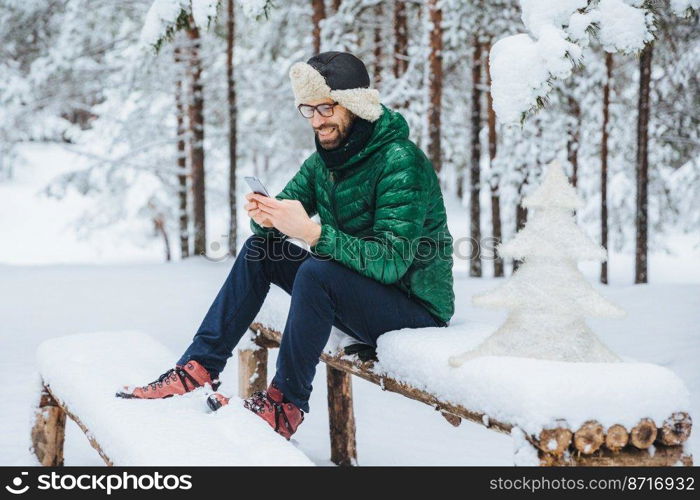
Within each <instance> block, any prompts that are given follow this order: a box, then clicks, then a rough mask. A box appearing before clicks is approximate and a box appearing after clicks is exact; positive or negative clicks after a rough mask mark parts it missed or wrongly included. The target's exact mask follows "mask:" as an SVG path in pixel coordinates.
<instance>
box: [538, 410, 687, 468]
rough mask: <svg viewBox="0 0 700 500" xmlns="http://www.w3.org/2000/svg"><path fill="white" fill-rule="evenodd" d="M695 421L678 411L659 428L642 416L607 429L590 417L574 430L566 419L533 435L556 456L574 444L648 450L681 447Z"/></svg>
mask: <svg viewBox="0 0 700 500" xmlns="http://www.w3.org/2000/svg"><path fill="white" fill-rule="evenodd" d="M691 428H692V420H691V418H690V415H688V414H687V413H686V412H676V413H673V414H672V415H671V416H670V417H668V418H667V419H666V420H664V422H663V424H662V425H661V427H659V428H657V427H656V424H655V423H654V421H653V420H652V419H650V418H643V419H641V420H640V421H639V422H638V423H637V425H635V426H634V427H633V428H632V429H631V430H629V431H628V430H627V429H626V428H625V427H624V426H622V425H620V424H614V425H611V426H610V427H608V428H607V429H605V427H604V426H603V425H601V424H600V422H597V421H595V420H589V421H587V422H584V423H583V425H581V427H580V428H579V429H578V430H577V431H576V432H572V431H571V430H570V429H568V428H567V426H566V423H565V422H563V421H560V422H558V425H557V426H556V427H555V428H553V429H544V430H543V431H542V432H540V434H539V436H536V437H533V439H532V442H533V444H534V445H535V446H536V447H537V448H539V449H540V450H542V452H544V453H546V454H548V455H552V456H555V457H557V456H562V455H563V454H564V453H565V451H566V450H568V449H569V447H570V446H571V447H572V449H573V450H575V451H577V452H579V453H581V454H584V455H591V454H593V453H595V452H596V451H598V450H601V449H603V448H605V449H607V450H609V451H611V452H619V451H620V450H622V449H623V448H624V447H625V446H628V445H630V446H633V447H634V448H636V449H639V450H646V449H648V448H649V447H651V445H652V444H654V443H657V444H661V445H664V446H677V445H680V444H682V443H684V442H685V441H686V440H687V439H688V437H689V436H690V431H691Z"/></svg>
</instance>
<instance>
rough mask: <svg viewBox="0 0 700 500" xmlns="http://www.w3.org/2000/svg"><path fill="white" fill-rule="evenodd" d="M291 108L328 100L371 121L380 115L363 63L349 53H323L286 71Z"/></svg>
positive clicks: (377, 100) (377, 99)
mask: <svg viewBox="0 0 700 500" xmlns="http://www.w3.org/2000/svg"><path fill="white" fill-rule="evenodd" d="M289 77H290V79H291V80H292V89H293V91H294V101H295V102H294V105H295V106H298V105H299V104H302V103H305V102H310V101H315V100H317V99H325V98H331V99H333V100H335V101H337V102H338V103H340V104H341V105H342V106H345V107H346V108H348V109H349V110H350V111H352V112H353V113H355V114H356V115H357V116H359V117H360V118H364V119H365V120H368V121H370V122H373V121H375V120H377V118H379V117H380V116H381V114H382V108H381V104H380V103H379V91H378V90H376V89H373V88H370V80H369V73H368V72H367V68H366V67H365V64H364V63H363V62H362V61H361V60H360V59H358V58H357V57H355V56H354V55H353V54H351V53H349V52H336V51H329V52H322V53H320V54H317V55H315V56H313V57H311V58H310V59H309V60H308V61H307V62H305V63H303V62H297V63H294V64H293V65H292V67H291V68H290V70H289Z"/></svg>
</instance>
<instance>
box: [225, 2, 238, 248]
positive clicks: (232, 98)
mask: <svg viewBox="0 0 700 500" xmlns="http://www.w3.org/2000/svg"><path fill="white" fill-rule="evenodd" d="M226 6H227V10H228V19H227V31H226V81H227V85H228V158H229V184H228V204H229V216H230V221H229V229H228V251H229V254H230V255H232V256H234V257H235V256H236V248H237V236H238V211H237V206H238V200H237V197H236V145H237V144H236V116H237V110H236V81H235V80H234V76H233V49H234V40H235V33H236V19H235V17H234V16H235V14H234V8H233V0H227V5H226Z"/></svg>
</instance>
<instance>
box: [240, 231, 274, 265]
mask: <svg viewBox="0 0 700 500" xmlns="http://www.w3.org/2000/svg"><path fill="white" fill-rule="evenodd" d="M266 240H267V238H265V237H264V236H258V235H257V234H253V235H250V236H248V238H247V239H246V240H245V242H244V243H243V247H242V248H241V253H240V255H239V257H243V258H244V259H245V260H249V261H256V260H264V259H265V256H266V254H267V247H268V243H267V241H266Z"/></svg>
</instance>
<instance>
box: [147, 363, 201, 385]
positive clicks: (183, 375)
mask: <svg viewBox="0 0 700 500" xmlns="http://www.w3.org/2000/svg"><path fill="white" fill-rule="evenodd" d="M173 374H175V375H176V376H177V378H179V379H180V383H181V384H182V386H183V387H184V388H185V390H192V389H196V388H197V387H200V385H201V384H200V383H199V382H197V381H196V380H195V379H194V377H192V375H190V374H189V373H187V372H186V371H185V370H183V369H182V368H180V367H179V366H178V367H175V368H171V369H170V370H168V371H167V372H165V373H163V374H162V375H161V376H160V377H158V378H157V379H155V380H154V381H153V382H149V383H148V384H146V386H148V387H150V388H151V390H153V391H155V390H156V388H157V387H163V383H166V384H168V385H170V379H171V378H174V377H173ZM188 381H189V383H190V386H191V389H188V388H187V382H188ZM148 387H147V388H148Z"/></svg>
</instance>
